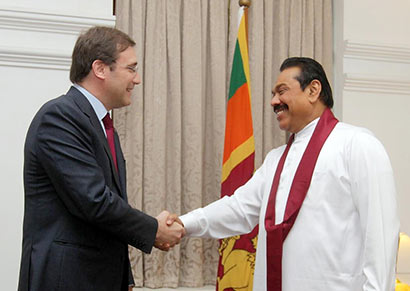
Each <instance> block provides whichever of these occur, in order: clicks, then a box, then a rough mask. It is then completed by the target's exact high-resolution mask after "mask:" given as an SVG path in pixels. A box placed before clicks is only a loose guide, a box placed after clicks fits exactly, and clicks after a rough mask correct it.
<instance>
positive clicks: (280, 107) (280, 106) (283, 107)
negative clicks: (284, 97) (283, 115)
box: [273, 104, 289, 113]
mask: <svg viewBox="0 0 410 291" xmlns="http://www.w3.org/2000/svg"><path fill="white" fill-rule="evenodd" d="M288 109H289V107H288V105H286V104H277V105H275V106H273V112H275V113H277V112H278V111H281V110H288Z"/></svg>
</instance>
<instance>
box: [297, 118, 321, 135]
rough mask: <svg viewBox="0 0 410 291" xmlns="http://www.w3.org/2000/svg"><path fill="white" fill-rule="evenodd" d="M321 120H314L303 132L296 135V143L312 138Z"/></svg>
mask: <svg viewBox="0 0 410 291" xmlns="http://www.w3.org/2000/svg"><path fill="white" fill-rule="evenodd" d="M319 118H320V117H318V118H316V119H314V120H313V121H311V122H310V123H309V124H308V125H306V126H305V127H304V128H303V129H302V130H301V131H299V132H298V133H295V141H297V140H301V139H304V138H308V137H310V136H311V135H312V134H313V131H314V130H315V128H316V125H317V123H318V122H319Z"/></svg>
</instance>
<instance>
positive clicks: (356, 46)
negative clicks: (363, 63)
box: [344, 40, 410, 64]
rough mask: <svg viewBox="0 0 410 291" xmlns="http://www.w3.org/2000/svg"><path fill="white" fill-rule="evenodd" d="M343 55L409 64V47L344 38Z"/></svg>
mask: <svg viewBox="0 0 410 291" xmlns="http://www.w3.org/2000/svg"><path fill="white" fill-rule="evenodd" d="M344 57H345V58H353V59H365V60H376V61H385V62H395V63H407V64H410V47H407V46H400V45H394V44H372V43H365V42H357V41H352V40H345V42H344Z"/></svg>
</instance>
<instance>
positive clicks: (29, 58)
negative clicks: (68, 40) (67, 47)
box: [0, 46, 71, 71]
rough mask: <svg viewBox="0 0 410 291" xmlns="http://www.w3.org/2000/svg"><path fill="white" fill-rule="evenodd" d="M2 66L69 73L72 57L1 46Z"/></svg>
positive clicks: (0, 64)
mask: <svg viewBox="0 0 410 291" xmlns="http://www.w3.org/2000/svg"><path fill="white" fill-rule="evenodd" d="M0 66H9V67H22V68H38V69H52V70H64V71H69V70H70V66H71V55H69V54H63V53H55V52H49V51H44V50H41V51H35V50H33V49H27V48H17V47H1V46H0Z"/></svg>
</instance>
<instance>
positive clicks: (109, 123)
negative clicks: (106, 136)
mask: <svg viewBox="0 0 410 291" xmlns="http://www.w3.org/2000/svg"><path fill="white" fill-rule="evenodd" d="M102 121H103V123H104V127H105V129H111V128H113V123H112V119H111V117H110V114H109V113H107V115H105V116H104V118H103V120H102Z"/></svg>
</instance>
